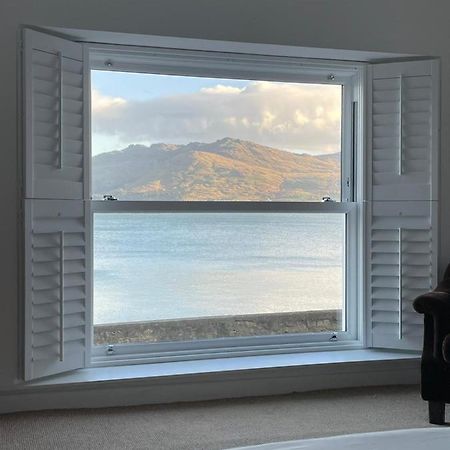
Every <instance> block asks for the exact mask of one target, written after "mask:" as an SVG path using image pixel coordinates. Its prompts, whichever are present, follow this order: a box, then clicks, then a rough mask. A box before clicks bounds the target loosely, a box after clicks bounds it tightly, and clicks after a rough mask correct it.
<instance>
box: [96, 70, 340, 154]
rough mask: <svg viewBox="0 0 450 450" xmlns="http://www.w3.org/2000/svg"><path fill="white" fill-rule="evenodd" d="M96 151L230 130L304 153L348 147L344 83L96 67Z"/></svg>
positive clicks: (204, 138) (206, 138)
mask: <svg viewBox="0 0 450 450" xmlns="http://www.w3.org/2000/svg"><path fill="white" fill-rule="evenodd" d="M91 80H92V153H93V154H94V155H96V154H99V153H103V152H107V151H113V150H120V149H123V148H125V147H127V146H128V145H130V144H145V145H151V144H153V143H157V142H164V143H167V144H187V143H189V142H213V141H216V140H218V139H222V138H224V137H231V138H238V139H244V140H249V141H253V142H256V143H258V144H262V145H267V146H270V147H275V148H279V149H283V150H288V151H292V152H296V153H304V152H306V153H311V154H323V153H333V152H336V151H340V130H341V87H340V86H332V85H319V84H316V85H314V84H300V83H280V82H268V81H248V80H230V79H219V78H200V77H186V76H171V75H151V74H137V73H124V72H111V71H93V72H92V77H91Z"/></svg>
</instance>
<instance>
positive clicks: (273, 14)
mask: <svg viewBox="0 0 450 450" xmlns="http://www.w3.org/2000/svg"><path fill="white" fill-rule="evenodd" d="M449 16H450V2H448V0H395V1H392V0H375V1H374V0H276V1H274V0H227V1H223V0H122V1H121V0H89V1H87V0H85V1H78V2H73V1H67V0H66V1H62V0H39V1H37V0H1V3H0V42H1V45H0V61H1V70H0V99H1V102H0V136H1V141H0V142H1V148H0V152H1V159H0V199H1V202H2V203H1V204H2V213H1V216H0V217H1V219H0V341H1V342H3V345H2V349H1V352H0V355H1V358H0V360H1V363H0V390H7V389H8V388H9V387H11V386H12V385H13V384H14V382H15V380H16V378H17V374H18V356H17V355H18V342H17V335H18V333H17V327H18V313H17V308H18V305H19V302H20V301H21V298H20V297H19V289H18V288H19V279H18V270H17V267H18V263H17V259H18V251H17V248H18V240H17V238H18V229H17V224H18V213H19V211H18V197H19V194H18V183H17V161H18V155H19V150H18V143H17V136H18V132H17V99H16V95H17V81H18V72H17V59H18V58H17V55H18V53H17V36H18V27H19V26H20V25H23V24H26V25H35V26H49V27H66V28H76V29H91V30H101V31H114V32H125V33H139V34H151V35H166V36H180V37H191V38H200V39H218V40H225V41H226V40H231V41H244V42H254V43H263V44H264V43H266V44H267V43H270V44H282V45H294V46H296V45H298V46H306V47H309V46H310V47H326V48H339V49H350V50H352V49H353V50H365V51H383V52H396V53H412V54H422V55H433V56H440V57H441V58H442V131H441V142H442V156H441V200H442V203H441V205H442V206H441V210H440V213H441V218H440V221H441V245H440V249H441V254H440V265H441V270H442V268H443V267H444V265H446V263H447V261H448V259H449V256H450V241H449V238H448V236H447V233H446V230H447V229H448V227H449V225H450V211H449V209H450V208H448V206H449V200H448V199H447V198H446V193H447V192H448V190H449V185H450V181H448V180H449V177H448V176H446V174H447V172H448V170H449V169H450V153H449V151H448V148H449V145H450V134H449V118H450V52H449V47H450V27H449V26H448V17H449Z"/></svg>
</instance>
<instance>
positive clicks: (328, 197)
mask: <svg viewBox="0 0 450 450" xmlns="http://www.w3.org/2000/svg"><path fill="white" fill-rule="evenodd" d="M322 201H323V202H335V201H336V200H334V199H332V198H331V197H330V196H328V195H326V196H325V197H322Z"/></svg>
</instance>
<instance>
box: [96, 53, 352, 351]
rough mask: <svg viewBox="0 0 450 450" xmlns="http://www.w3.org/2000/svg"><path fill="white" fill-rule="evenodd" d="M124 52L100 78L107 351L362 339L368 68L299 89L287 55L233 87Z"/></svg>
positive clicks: (100, 242)
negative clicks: (352, 268)
mask: <svg viewBox="0 0 450 450" xmlns="http://www.w3.org/2000/svg"><path fill="white" fill-rule="evenodd" d="M164 57H165V58H166V59H167V61H169V62H173V61H174V56H172V55H171V52H166V54H165V55H164ZM120 58H121V55H120V54H118V55H117V56H116V57H110V58H108V59H107V63H108V64H109V65H110V68H109V70H93V71H92V72H91V98H92V115H91V117H92V127H91V128H92V155H93V157H92V198H93V199H94V200H97V201H94V203H93V205H94V207H93V211H94V216H93V223H94V226H93V239H94V279H93V284H94V289H93V305H94V311H93V312H94V314H93V317H94V345H96V346H98V347H97V352H102V351H103V352H104V351H105V350H104V349H105V348H109V349H111V346H113V345H116V344H119V347H117V346H116V347H115V348H114V349H113V350H114V351H118V352H119V353H120V351H121V350H122V349H123V350H125V349H126V346H125V345H123V346H122V347H121V346H120V345H121V344H139V343H141V344H142V343H158V342H177V341H180V342H188V341H197V345H198V341H207V340H214V339H220V338H227V340H225V341H223V343H224V344H225V345H228V342H229V341H230V338H247V337H261V336H273V338H274V340H276V337H277V336H280V335H282V336H289V337H290V338H292V337H294V336H296V335H299V334H302V335H303V337H302V339H301V340H303V341H305V342H308V341H309V340H311V339H313V340H314V341H316V342H318V341H323V342H329V339H330V338H332V337H333V339H343V340H346V339H350V338H351V337H354V335H355V330H354V321H351V320H349V317H347V314H346V311H347V310H348V304H349V302H351V298H350V295H349V294H348V292H347V286H346V270H347V263H348V260H349V256H348V248H347V247H348V245H347V241H348V239H349V238H350V239H353V238H352V235H356V229H355V228H353V229H352V227H351V226H348V225H347V224H348V220H347V215H348V214H352V213H353V214H356V211H354V209H355V207H354V204H353V203H352V202H351V201H348V199H349V197H350V194H351V188H350V187H349V183H348V180H349V178H350V177H349V176H348V175H349V174H350V172H351V168H350V167H349V165H350V164H351V160H352V147H351V141H350V140H347V141H346V142H344V141H343V135H344V134H346V133H349V132H350V131H351V114H349V113H348V111H350V108H348V104H349V103H350V102H351V99H352V97H353V81H352V78H353V76H354V73H353V72H352V71H348V72H347V73H346V74H345V76H342V77H341V78H340V79H338V78H336V77H335V76H334V75H330V73H331V71H332V69H333V67H330V68H329V69H328V71H327V72H323V73H321V74H317V75H314V76H310V77H309V78H308V79H304V78H302V73H301V71H300V72H299V74H298V75H296V78H297V79H296V80H293V79H292V76H291V77H290V78H288V81H284V77H286V74H285V73H284V72H283V69H282V68H280V67H278V65H277V62H276V61H274V62H273V63H272V65H271V69H272V70H273V74H272V75H271V77H270V79H269V80H267V79H264V78H263V77H262V76H261V74H252V73H251V72H250V75H252V76H251V79H246V78H245V77H244V74H245V75H247V74H249V72H248V71H247V72H245V71H244V70H243V69H242V68H241V69H236V70H235V73H234V77H233V78H223V77H220V78H219V77H210V76H207V75H208V74H209V71H210V70H211V69H210V67H209V66H208V61H206V62H204V63H203V65H202V66H201V67H198V69H197V71H204V73H205V76H192V75H191V74H190V73H189V67H188V66H187V65H184V66H183V65H182V64H181V63H179V67H177V73H176V74H174V71H173V70H172V71H170V72H169V73H170V74H162V73H160V72H158V73H156V74H155V73H151V72H130V71H127V72H124V71H123V68H122V70H114V67H115V65H116V61H117V59H118V60H119V61H120ZM151 61H152V59H151V58H150V59H149V63H150V64H151ZM243 62H245V59H244V61H243ZM193 63H196V64H199V62H198V61H197V60H195V59H194V60H193ZM104 64H105V63H103V67H105V65H104ZM234 64H235V63H233V61H230V62H229V66H230V67H233V65H234ZM147 70H151V69H150V68H148V69H147ZM247 70H248V69H247ZM257 75H259V76H258V77H257ZM303 77H304V75H303ZM344 105H346V106H347V108H346V112H344V109H345V108H344ZM344 122H345V123H344ZM111 149H114V150H113V151H111ZM116 149H118V150H116ZM342 166H344V167H345V169H346V170H342ZM343 174H344V175H345V174H347V178H346V179H345V182H344V177H343ZM342 197H344V198H342ZM104 199H105V200H104ZM98 201H101V204H99V203H98ZM130 208H131V209H130ZM353 240H354V239H353ZM312 335H315V336H312ZM338 336H339V337H338ZM297 339H298V336H297ZM236 342H239V339H237V340H236ZM274 342H275V341H274ZM229 345H233V344H232V343H231V342H230V343H229ZM149 348H151V347H149ZM116 349H117V350H116ZM125 351H126V350H125Z"/></svg>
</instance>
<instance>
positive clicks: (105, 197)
mask: <svg viewBox="0 0 450 450" xmlns="http://www.w3.org/2000/svg"><path fill="white" fill-rule="evenodd" d="M103 200H107V201H114V200H117V197H114V195H111V194H106V195H104V196H103Z"/></svg>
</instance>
